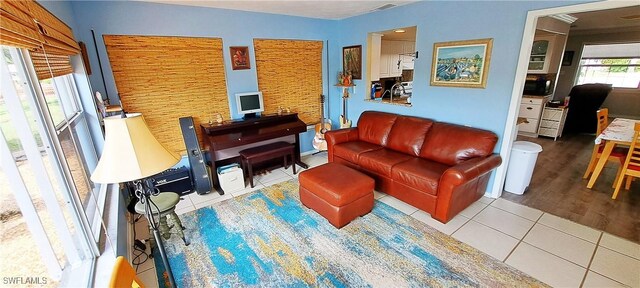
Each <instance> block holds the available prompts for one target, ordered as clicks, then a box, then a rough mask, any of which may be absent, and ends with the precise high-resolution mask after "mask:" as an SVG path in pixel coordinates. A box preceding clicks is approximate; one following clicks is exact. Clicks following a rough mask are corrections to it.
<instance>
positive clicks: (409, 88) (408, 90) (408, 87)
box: [400, 81, 413, 97]
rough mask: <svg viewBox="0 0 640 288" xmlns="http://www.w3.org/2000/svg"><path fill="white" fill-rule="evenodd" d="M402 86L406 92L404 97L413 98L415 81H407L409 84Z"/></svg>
mask: <svg viewBox="0 0 640 288" xmlns="http://www.w3.org/2000/svg"><path fill="white" fill-rule="evenodd" d="M400 85H402V88H404V89H402V90H403V91H404V95H402V96H405V97H406V96H411V95H412V93H413V81H407V82H401V83H400Z"/></svg>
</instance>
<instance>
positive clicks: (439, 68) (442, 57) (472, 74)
mask: <svg viewBox="0 0 640 288" xmlns="http://www.w3.org/2000/svg"><path fill="white" fill-rule="evenodd" d="M492 46H493V38H489V39H477V40H466V41H453V42H441V43H434V44H433V59H432V62H431V85H432V86H449V87H466V88H485V87H486V86H487V73H488V72H489V63H490V62H491V48H492Z"/></svg>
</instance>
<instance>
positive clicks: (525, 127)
mask: <svg viewBox="0 0 640 288" xmlns="http://www.w3.org/2000/svg"><path fill="white" fill-rule="evenodd" d="M547 101H548V98H547V97H527V96H525V97H522V101H521V102H520V113H518V116H519V117H523V118H526V119H527V122H526V123H522V124H520V125H518V134H520V135H523V136H530V137H538V126H539V124H540V116H541V114H542V109H543V107H544V104H545V103H547Z"/></svg>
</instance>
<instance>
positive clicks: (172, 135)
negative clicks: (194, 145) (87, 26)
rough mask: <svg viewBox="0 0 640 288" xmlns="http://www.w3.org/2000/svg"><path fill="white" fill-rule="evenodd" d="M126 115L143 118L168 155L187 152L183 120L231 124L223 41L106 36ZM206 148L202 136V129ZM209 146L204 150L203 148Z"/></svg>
mask: <svg viewBox="0 0 640 288" xmlns="http://www.w3.org/2000/svg"><path fill="white" fill-rule="evenodd" d="M103 38H104V43H105V45H106V47H107V53H108V55H109V62H110V64H111V70H112V71H113V76H114V78H115V81H116V87H117V89H118V94H119V95H120V99H121V104H122V107H123V108H124V109H125V111H130V112H141V113H142V114H143V115H144V118H145V121H146V122H147V124H148V125H149V129H151V132H153V134H154V136H156V138H158V141H160V143H162V144H163V145H165V147H167V149H171V150H173V151H175V152H178V153H181V152H184V151H185V150H186V148H185V146H184V141H183V138H182V132H181V130H180V124H179V121H178V118H180V117H185V116H192V117H193V120H194V123H195V124H196V125H199V124H200V123H206V122H208V121H209V120H212V119H214V118H213V117H214V115H215V114H216V113H220V114H221V115H222V116H223V117H224V119H229V117H230V115H229V102H228V97H227V83H226V80H225V72H224V61H223V58H222V39H219V38H195V37H169V36H167V37H159V36H133V35H104V36H103ZM195 130H196V133H197V134H198V139H200V141H201V145H202V140H203V137H202V134H201V133H202V132H201V129H200V128H199V127H197V128H196V129H195ZM202 146H204V145H202Z"/></svg>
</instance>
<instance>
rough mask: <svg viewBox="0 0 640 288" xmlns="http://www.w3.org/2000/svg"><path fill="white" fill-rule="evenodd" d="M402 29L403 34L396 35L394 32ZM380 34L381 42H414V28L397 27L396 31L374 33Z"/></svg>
mask: <svg viewBox="0 0 640 288" xmlns="http://www.w3.org/2000/svg"><path fill="white" fill-rule="evenodd" d="M398 29H402V30H404V32H403V33H396V32H395V30H398ZM376 33H378V34H382V40H395V41H416V26H412V27H398V28H397V29H392V30H387V31H381V32H376Z"/></svg>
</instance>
